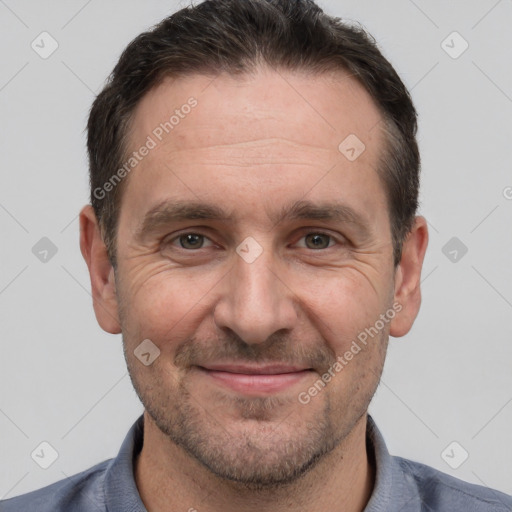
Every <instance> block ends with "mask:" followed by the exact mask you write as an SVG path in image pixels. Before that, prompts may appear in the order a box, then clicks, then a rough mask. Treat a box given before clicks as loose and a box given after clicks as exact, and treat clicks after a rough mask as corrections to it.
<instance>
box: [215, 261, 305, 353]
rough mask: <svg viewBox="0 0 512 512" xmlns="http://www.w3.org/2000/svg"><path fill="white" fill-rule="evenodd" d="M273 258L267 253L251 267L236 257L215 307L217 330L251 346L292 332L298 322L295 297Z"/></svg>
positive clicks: (251, 264)
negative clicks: (236, 336)
mask: <svg viewBox="0 0 512 512" xmlns="http://www.w3.org/2000/svg"><path fill="white" fill-rule="evenodd" d="M272 258H273V257H272V255H271V254H270V251H264V252H263V253H262V254H261V255H260V256H259V257H258V258H257V259H256V261H253V262H252V263H248V262H247V261H245V260H244V259H243V258H241V257H239V256H238V255H235V263H234V265H233V267H232V269H231V271H230V272H229V273H228V274H227V275H226V276H225V280H224V284H223V287H222V296H221V297H220V299H219V301H218V302H217V304H216V307H215V311H214V320H215V324H216V325H217V327H219V328H221V329H227V328H229V329H231V330H232V331H234V332H235V333H236V334H237V335H238V336H239V337H240V338H241V339H242V340H243V341H244V342H245V343H247V344H251V345H253V344H259V343H264V342H265V340H267V339H268V338H269V336H271V335H272V334H274V333H275V332H277V331H280V330H282V329H292V328H293V326H294V325H295V322H296V321H297V316H298V315H297V310H296V301H295V294H294V293H293V291H292V289H291V288H290V286H289V284H288V283H287V282H286V276H285V275H283V274H282V271H281V273H280V272H279V269H278V266H277V265H275V264H274V263H273V261H272Z"/></svg>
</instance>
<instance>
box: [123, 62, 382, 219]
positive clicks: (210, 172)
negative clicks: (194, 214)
mask: <svg viewBox="0 0 512 512" xmlns="http://www.w3.org/2000/svg"><path fill="white" fill-rule="evenodd" d="M381 121H382V117H381V115H380V112H379V110H378V108H377V106H376V105H375V103H374V101H373V99H372V98H371V96H370V95H369V94H368V93H367V92H366V91H365V89H364V88H363V87H362V86H361V85H360V84H359V83H358V82H357V81H356V80H355V79H354V78H353V77H351V76H350V75H349V74H348V73H345V72H333V73H329V74H327V73H325V74H322V75H312V74H310V73H309V74H306V73H304V72H295V71H294V72H285V71H276V70H272V69H269V68H259V69H258V70H256V71H255V72H254V73H251V74H246V75H242V76H231V75H228V74H219V75H217V76H215V77H212V76H205V75H191V76H186V77H181V78H179V79H165V80H164V81H163V82H162V83H161V84H160V85H159V86H157V87H155V88H154V89H152V90H151V91H150V92H148V93H147V94H146V95H145V96H144V97H143V99H142V100H141V101H140V103H139V104H138V105H137V107H136V109H135V111H134V115H133V118H132V124H131V129H130V132H129V147H130V151H136V150H137V149H138V148H140V147H142V146H144V145H147V144H148V141H149V140H151V146H152V149H151V150H150V151H148V152H146V153H147V155H146V156H145V157H144V158H143V159H141V160H140V162H139V163H138V164H137V167H136V168H135V169H134V171H133V172H131V173H130V175H129V180H128V182H129V185H128V184H127V185H128V186H127V187H126V190H125V193H124V194H125V196H126V197H124V198H123V203H126V202H130V205H131V208H130V209H131V210H132V211H133V212H138V213H139V214H142V213H143V212H144V211H147V210H148V209H150V207H151V206H152V205H154V204H157V203H159V202H161V201H163V200H165V199H166V198H168V197H169V196H170V195H172V194H174V195H175V197H176V196H177V195H179V196H180V197H184V196H185V197H190V198H191V199H194V200H197V199H198V198H199V197H200V196H202V197H207V196H211V195H212V194H214V192H215V190H217V191H218V192H219V194H223V196H222V198H223V199H232V200H233V201H234V199H235V198H234V196H233V195H231V196H230V195H226V194H230V193H231V194H233V193H234V192H235V191H236V192H237V193H242V192H247V193H248V196H249V195H250V192H251V191H252V192H253V197H252V199H254V191H255V190H256V189H257V190H259V192H260V193H259V196H258V197H259V198H260V199H261V201H262V202H263V203H265V205H266V206H265V211H267V212H268V211H269V208H272V203H273V202H274V201H275V197H273V196H272V194H271V190H272V191H274V192H276V193H279V194H280V197H283V194H285V195H286V194H288V195H289V196H290V197H288V199H290V198H291V197H293V195H294V194H295V196H297V197H296V198H297V199H300V198H301V197H300V196H301V195H304V194H305V193H306V192H307V191H308V189H309V190H310V191H312V189H313V188H315V191H312V194H310V196H311V195H313V196H314V194H315V193H318V194H321V193H328V192H331V194H332V195H333V197H334V194H336V191H335V188H336V187H338V186H339V187H341V188H343V189H345V190H346V189H348V188H350V187H352V188H354V187H361V186H363V185H365V184H366V188H367V192H368V190H370V191H373V192H374V194H377V195H378V196H379V194H380V196H379V197H376V198H375V199H377V201H376V204H377V206H378V205H380V206H384V197H383V196H384V193H383V191H382V190H381V188H382V185H381V183H380V180H379V178H378V176H377V174H376V169H377V162H378V157H379V155H380V151H381V150H382V147H383V133H382V130H381V127H382V122H381ZM362 149H364V151H362V153H361V154H360V156H358V157H357V158H356V159H353V156H354V153H355V156H357V154H359V152H361V150H362ZM347 150H348V153H347ZM333 169H334V172H331V171H333ZM319 180H321V181H322V183H321V185H322V186H315V183H316V182H319ZM333 187H334V188H333ZM372 188H373V190H371V189H372ZM322 190H323V192H322ZM266 191H268V192H269V194H268V197H267V198H266V199H265V192H266ZM238 195H239V194H238ZM283 199H285V200H286V202H289V201H288V199H287V198H285V197H283ZM355 199H357V198H355ZM360 199H361V200H363V201H366V202H368V200H367V199H366V200H365V196H364V195H362V194H361V196H360ZM379 201H380V202H379ZM253 206H254V205H253ZM374 206H375V205H374ZM122 210H123V208H122Z"/></svg>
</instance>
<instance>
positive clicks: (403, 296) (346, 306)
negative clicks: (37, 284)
mask: <svg viewBox="0 0 512 512" xmlns="http://www.w3.org/2000/svg"><path fill="white" fill-rule="evenodd" d="M415 135H416V112H415V109H414V107H413V104H412V101H411V98H410V96H409V94H408V92H407V90H406V88H405V87H404V85H403V83H402V82H401V80H400V78H399V77H398V75H397V74H396V72H395V71H394V69H393V67H392V66H391V64H390V63H389V62H388V61H387V60H386V59H385V58H384V57H383V56H382V54H381V53H380V51H379V50H378V48H377V46H376V44H375V42H374V41H373V40H372V38H371V37H370V36H369V35H368V34H367V33H365V31H364V30H363V29H361V28H358V27H355V26H349V25H346V24H344V23H343V22H342V21H341V20H339V19H335V18H331V17H329V16H327V15H326V14H324V13H323V12H322V11H321V9H320V8H319V7H318V6H316V5H315V4H314V3H313V2H311V1H307V0H300V1H292V0H245V1H243V2H242V1H240V0H215V1H206V2H203V3H201V4H199V5H197V6H195V7H189V8H185V9H183V10H181V11H179V12H178V13H176V14H174V15H173V16H171V17H169V18H167V19H165V20H164V21H162V22H161V23H160V24H159V25H157V26H156V27H155V28H153V29H152V30H151V31H149V32H145V33H143V34H141V35H139V36H138V37H137V38H136V39H135V40H134V41H132V42H131V43H130V44H129V46H128V47H127V49H126V50H125V51H124V52H123V54H122V55H121V57H120V59H119V62H118V64H117V65H116V67H115V68H114V71H113V73H112V74H111V76H110V78H109V80H108V83H107V84H106V86H105V88H104V89H103V91H102V92H101V93H100V94H99V95H98V97H97V98H96V100H95V102H94V104H93V107H92V109H91V113H90V118H89V123H88V150H89V157H90V174H91V203H92V206H88V207H85V208H84V209H83V210H82V213H81V248H82V253H83V254H84V257H85V259H86V261H87V264H88V266H89V271H90V275H91V283H92V288H93V297H94V307H95V312H96V316H97V319H98V321H99V323H100V325H101V327H102V328H103V329H105V330H106V331H107V332H111V333H120V332H122V335H123V344H124V349H125V357H126V361H127V364H128V369H129V371H130V376H131V378H132V382H133V384H134V387H135V389H136V391H137V393H138V395H139V397H140V398H141V401H142V403H143V404H144V406H145V409H146V411H147V414H148V418H150V419H151V420H152V421H154V423H155V424H156V425H157V426H158V428H159V429H160V431H161V432H162V433H164V434H165V435H166V436H167V438H168V439H169V441H170V442H172V443H175V444H176V445H177V446H180V447H181V448H182V449H183V450H184V451H185V452H186V453H187V454H189V455H190V457H192V458H193V459H194V460H197V461H198V462H199V463H200V464H202V465H203V466H204V467H205V468H208V470H210V471H211V472H213V473H214V474H216V475H218V476H219V477H222V478H225V479H228V480H231V481H236V482H239V483H240V484H243V485H254V486H269V485H280V484H284V483H286V482H291V481H293V480H294V479H296V478H298V477H299V476H301V475H303V474H305V473H306V472H307V471H308V470H309V469H311V468H313V467H314V466H315V464H317V463H318V461H320V460H322V457H323V456H325V455H327V454H329V453H330V452H331V451H332V450H333V449H335V448H336V447H337V446H339V445H340V443H342V442H343V441H344V440H345V439H347V438H348V437H349V436H350V433H351V432H352V430H353V429H354V426H355V425H356V424H358V422H360V421H361V420H362V419H363V418H364V417H365V413H366V411H367V408H368V405H369V402H370V400H371V398H372V396H373V394H374V392H375V389H376V387H377V385H378V381H379V378H380V374H381V371H382V367H383V364H384V359H385V354H386V348H387V342H388V337H389V335H392V336H403V335H404V334H406V333H407V332H408V331H409V329H410V327H411V326H412V323H413V322H414V319H415V317H416V315H417V312H418V309H419V306H420V289H419V278H420V273H421V266H422V262H423V257H424V254H425V250H426V246H427V238H428V236H427V229H426V225H425V220H424V219H423V218H422V217H417V216H416V210H417V206H418V186H419V155H418V147H417V143H416V139H415ZM365 335H366V337H365ZM144 340H151V341H150V343H149V344H148V342H147V341H146V342H144V343H145V344H143V345H141V343H142V342H143V341H144ZM139 347H143V348H142V349H140V348H139ZM141 350H143V351H144V353H145V354H148V353H149V354H150V355H149V357H148V356H145V357H146V360H145V363H147V364H144V362H143V361H141V360H140V359H139V358H138V357H137V354H138V355H139V356H140V352H141ZM349 353H352V356H350V355H349ZM340 358H341V359H340ZM142 359H143V358H142ZM150 361H151V362H150ZM228 363H229V364H244V365H253V366H254V365H271V364H273V365H276V364H279V365H288V367H293V368H296V369H299V370H301V373H300V375H295V376H294V379H295V380H294V381H293V382H291V383H289V385H288V386H286V388H285V389H284V388H283V389H280V390H273V391H272V390H266V391H263V390H261V389H260V390H257V391H251V392H249V391H247V390H246V389H245V390H244V391H241V390H236V389H233V388H232V386H228V385H227V384H226V382H225V381H223V380H222V379H219V374H215V372H214V371H213V370H212V371H205V369H208V368H209V369H210V370H211V369H212V368H213V367H215V366H218V365H222V364H228ZM340 365H341V366H340ZM326 375H327V376H330V377H325V376H326ZM322 376H323V377H322ZM319 379H320V380H321V382H319ZM322 379H323V380H322ZM322 383H323V384H322ZM314 389H316V392H315V391H314Z"/></svg>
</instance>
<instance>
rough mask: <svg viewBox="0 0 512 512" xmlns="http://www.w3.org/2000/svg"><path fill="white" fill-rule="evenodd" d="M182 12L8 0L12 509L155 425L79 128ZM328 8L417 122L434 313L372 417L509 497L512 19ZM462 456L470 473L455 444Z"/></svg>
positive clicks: (456, 7) (0, 102)
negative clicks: (101, 253) (134, 371)
mask: <svg viewBox="0 0 512 512" xmlns="http://www.w3.org/2000/svg"><path fill="white" fill-rule="evenodd" d="M179 5H185V4H184V3H182V4H178V3H177V2H175V1H160V0H158V1H157V0H153V1H151V2H146V1H142V0H139V1H126V0H109V1H104V2H100V1H99V0H89V1H84V0H81V1H69V0H68V1H66V2H64V1H63V0H62V1H54V2H48V1H37V2H36V1H23V2H22V1H19V2H15V1H14V0H5V1H4V0H0V45H1V52H2V53H1V55H2V66H1V69H0V116H1V117H0V119H1V121H0V129H1V136H0V144H1V148H0V151H1V152H0V154H1V156H2V159H1V165H0V169H1V170H0V172H1V189H0V230H1V233H2V242H1V243H0V315H1V316H0V321H1V324H0V325H1V328H2V332H1V336H2V341H1V347H2V356H1V358H0V390H1V391H0V393H1V394H0V496H1V497H12V496H15V495H18V494H21V493H23V492H27V491H29V490H32V489H36V488H39V487H41V486H43V485H46V484H49V483H51V482H54V481H56V480H60V479H62V478H65V477H66V476H69V475H72V474H74V473H76V472H78V471H81V470H84V469H86V468H88V467H90V466H92V465H93V464H95V463H98V462H100V461H102V460H104V459H106V458H110V457H112V456H114V455H115V454H116V453H117V450H118V449H119V446H120V444H121V441H122V439H123V438H124V436H125V434H126V432H127V430H128V428H129V426H130V425H131V424H132V422H133V421H134V420H135V419H136V417H137V416H138V415H139V414H140V413H141V411H142V406H141V405H140V403H139V401H138V399H137V397H136V395H135V392H134V391H133V389H132V387H131V383H130V380H129V377H128V376H127V372H126V368H125V363H124V359H123V355H122V348H121V337H120V336H112V335H109V334H106V333H104V332H103V331H102V330H101V329H100V328H99V326H98V325H97V323H96V320H95V317H94V314H93V309H92V304H91V296H90V293H89V289H90V286H89V276H88V273H87V268H86V265H85V263H84V261H83V259H82V256H81V254H80V251H79V246H78V220H77V214H78V211H79V209H80V207H81V206H82V205H83V204H85V203H87V202H88V188H87V187H88V181H87V180H88V177H87V160H86V153H85V132H84V127H85V123H86V119H87V115H88V110H89V107H90V105H91V102H92V100H93V98H94V95H95V94H96V93H97V92H99V90H100V88H101V86H102V84H103V82H104V80H105V78H106V77H107V75H108V74H109V73H110V71H111V69H112V67H113V66H114V64H115V62H116V60H117V58H118V57H119V54H120V52H121V51H122V49H123V48H124V47H125V46H126V44H127V43H128V42H129V41H130V40H131V39H132V38H133V37H135V36H136V35H137V34H138V33H139V32H141V31H142V30H144V29H146V28H148V27H149V26H151V25H153V24H154V23H156V22H158V21H159V20H160V19H161V18H163V17H165V16H166V15H168V14H170V13H172V12H174V11H175V10H176V9H177V7H179ZM321 5H322V6H323V7H324V8H325V10H326V11H327V12H329V13H330V14H335V15H337V16H341V17H343V18H346V19H349V20H359V21H360V22H361V23H362V24H363V25H364V26H365V27H366V28H367V29H368V30H369V31H370V32H371V33H372V34H373V35H374V36H375V37H376V39H377V41H378V42H379V44H380V46H381V48H382V49H383V52H384V54H385V55H386V56H387V57H388V58H389V59H390V60H391V62H392V63H393V65H394V66H395V67H396V69H397V71H398V72H399V74H400V75H401V76H402V78H403V80H404V82H405V83H406V85H407V86H408V87H409V89H411V90H412V95H413V99H414V101H415V104H416V106H417V109H418V111H419V114H420V130H419V142H420V149H421V152H422V161H423V183H422V187H423V188H422V196H421V198H422V205H421V213H422V214H423V215H425V216H426V217H427V219H428V221H429V224H430V237H431V238H430V245H429V249H428V252H427V256H426V261H425V265H424V273H423V306H422V309H421V312H420V314H419V317H418V319H417V321H416V323H415V326H414V328H413V329H412V331H411V332H410V333H409V334H408V335H407V336H406V337H404V338H401V339H394V338H392V339H391V340H390V348H389V355H388V360H387V363H386V367H385V371H384V374H383V377H382V381H381V385H380V387H379V389H378V391H377V395H376V397H375V399H374V401H373V403H372V405H371V409H370V412H371V413H372V414H373V416H374V418H375V419H376V421H377V424H378V425H379V427H380V428H381V430H382V431H383V433H384V436H385V439H386V441H387V443H388V447H389V450H390V451H391V453H394V454H399V455H402V456H405V457H408V458H411V459H414V460H417V461H421V462H424V463H426V464H429V465H432V466H434V467H436V468H438V469H440V470H442V471H445V472H447V473H450V474H453V475H455V476H457V477H460V478H462V479H464V480H468V481H470V482H474V483H479V484H483V485H488V486H490V487H494V488H497V489H500V490H502V491H504V492H507V493H512V480H511V478H510V476H511V474H512V463H511V462H510V461H511V460H512V444H511V428H510V426H511V424H512V405H511V404H510V402H511V401H512V372H511V362H512V344H511V339H512V325H511V322H510V318H511V313H512V270H511V265H510V262H511V261H512V230H511V225H512V222H511V221H512V200H511V199H512V188H507V187H512V168H511V156H510V147H511V144H512V126H511V124H512V123H511V120H512V70H511V67H510V63H511V62H512V60H511V53H512V52H511V48H512V31H511V30H510V26H511V25H512V1H511V0H500V1H496V0H481V1H472V2H468V1H462V0H460V1H454V0H452V1H450V2H446V1H441V0H438V1H428V2H427V1H421V0H415V1H412V0H393V1H389V0H388V1H386V2H382V1H377V0H371V1H370V0H357V1H356V0H352V1H348V0H347V1H339V0H330V1H324V2H322V4H321ZM43 31H47V32H49V33H50V34H51V36H52V37H53V38H54V39H55V40H56V41H57V42H58V45H59V47H58V49H57V50H56V51H55V53H53V54H52V55H51V56H50V57H49V58H47V59H42V58H41V57H40V56H39V55H38V54H37V53H36V52H35V51H34V50H33V49H32V48H31V43H32V41H33V40H36V42H37V41H38V39H37V38H38V36H39V34H40V33H41V32H43ZM454 31H457V32H458V33H459V34H460V35H461V36H462V37H463V38H464V39H465V40H466V41H467V42H468V44H469V48H468V49H467V50H466V51H465V52H464V53H463V54H462V55H460V56H459V57H458V58H453V54H454V52H456V53H458V51H459V50H461V49H462V48H463V46H462V44H463V42H462V40H460V39H457V36H455V39H454V37H453V36H452V37H451V38H448V39H447V42H446V43H445V44H444V48H445V49H448V50H449V51H450V52H451V53H452V56H450V55H449V54H448V53H447V52H446V51H445V49H443V46H442V42H443V41H444V40H445V39H446V38H447V36H449V35H450V34H451V33H452V32H454ZM446 45H448V46H449V47H451V48H449V47H448V48H447V46H446ZM46 48H48V46H46ZM42 237H48V238H49V239H50V240H51V241H52V242H53V243H54V244H55V246H56V247H57V249H58V250H57V253H56V254H55V255H54V256H53V257H51V258H50V257H49V256H48V261H47V262H45V263H44V262H42V261H40V260H39V259H38V258H37V257H36V256H35V255H34V254H33V252H32V248H33V246H34V245H35V244H36V243H37V242H38V241H39V240H40V239H41V238H42ZM452 237H457V239H458V240H459V241H455V244H456V245H455V246H453V247H452V246H450V245H449V246H448V248H447V249H445V250H444V252H445V253H446V254H447V255H448V256H446V255H445V254H444V253H443V247H445V245H446V244H447V243H448V242H449V240H450V239H452ZM460 243H463V244H464V245H465V246H466V247H467V248H468V252H467V254H465V255H463V256H462V252H461V250H460V247H461V246H460ZM457 244H458V246H459V247H457ZM454 249H455V250H456V251H458V252H457V261H455V262H454V261H451V260H450V258H451V259H453V257H454V255H455V253H453V252H452V254H451V255H450V251H453V250H454ZM42 441H47V442H49V443H50V444H51V445H52V446H53V447H54V448H55V449H56V450H57V452H58V454H59V457H58V459H57V460H56V461H55V462H54V463H53V464H52V465H51V466H50V467H49V468H48V469H46V470H45V469H42V468H41V467H39V466H38V465H37V464H36V463H35V462H34V460H32V458H31V453H32V452H33V450H34V449H36V448H37V447H38V446H39V444H40V443H41V442H42ZM453 441H457V443H459V445H460V446H461V447H463V449H465V450H466V451H467V452H468V453H469V458H468V459H467V460H466V461H465V462H464V463H463V464H462V465H460V467H458V469H452V468H451V467H450V466H449V465H448V464H447V462H445V459H447V457H446V456H445V459H443V457H442V453H443V451H444V450H445V448H446V447H447V446H448V445H449V444H450V443H452V442H453ZM447 453H448V454H449V455H450V457H449V458H448V459H447V460H449V461H450V462H451V463H452V465H453V464H454V462H453V461H455V462H457V461H459V462H460V460H461V459H460V457H461V453H462V451H461V448H460V447H459V446H458V445H457V446H456V447H455V449H454V451H451V448H450V449H449V450H448V452H447Z"/></svg>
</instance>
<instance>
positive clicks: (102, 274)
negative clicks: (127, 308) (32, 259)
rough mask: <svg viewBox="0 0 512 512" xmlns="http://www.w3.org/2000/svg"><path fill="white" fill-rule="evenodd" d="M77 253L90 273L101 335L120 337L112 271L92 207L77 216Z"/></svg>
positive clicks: (86, 208) (87, 207) (84, 208)
mask: <svg viewBox="0 0 512 512" xmlns="http://www.w3.org/2000/svg"><path fill="white" fill-rule="evenodd" d="M80 250H81V252H82V256H83V257H84V259H85V262H86V263H87V267H88V269H89V276H90V279H91V290H92V298H93V306H94V313H95V315H96V319H97V321H98V323H99V324H100V327H101V328H102V329H103V330H104V331H106V332H108V333H111V334H119V333H120V332H121V325H120V322H119V313H118V304H117V295H116V284H115V274H114V269H113V267H112V264H111V262H110V259H109V257H108V252H107V248H106V246H105V243H104V242H103V238H102V236H101V233H100V228H99V225H98V221H97V218H96V215H95V213H94V210H93V208H92V206H91V205H86V206H84V207H83V208H82V211H81V212H80Z"/></svg>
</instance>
